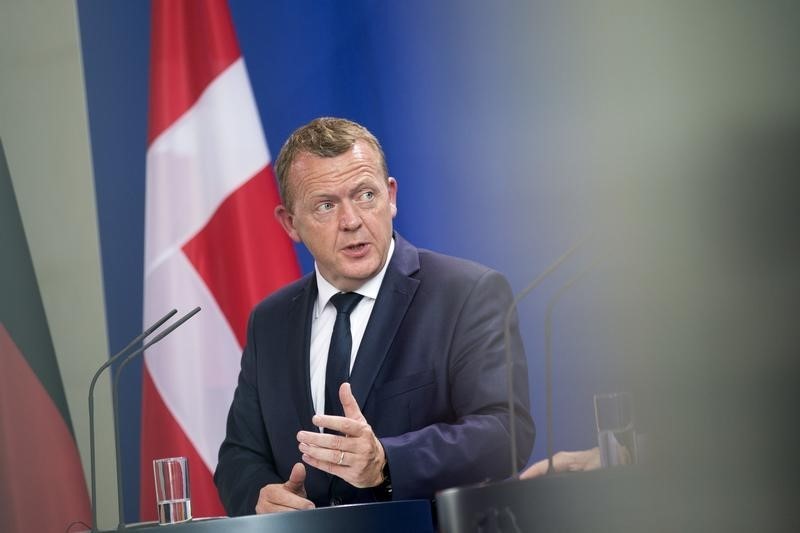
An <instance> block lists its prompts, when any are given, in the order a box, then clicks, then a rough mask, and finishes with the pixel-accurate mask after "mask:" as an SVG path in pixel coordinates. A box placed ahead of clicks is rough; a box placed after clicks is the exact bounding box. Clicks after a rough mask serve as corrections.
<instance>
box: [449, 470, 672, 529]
mask: <svg viewBox="0 0 800 533" xmlns="http://www.w3.org/2000/svg"><path fill="white" fill-rule="evenodd" d="M652 480H653V476H652V475H651V473H649V472H648V471H647V470H644V469H642V468H641V467H637V466H631V467H615V468H609V469H605V470H596V471H592V472H578V473H564V474H554V475H550V476H544V477H540V478H534V479H528V480H507V481H501V482H498V483H491V484H485V485H472V486H467V487H460V488H454V489H447V490H444V491H441V492H439V493H438V494H437V495H436V507H437V515H438V517H439V521H438V523H439V530H440V531H441V532H442V533H471V532H475V533H478V532H480V533H499V532H503V533H523V532H524V533H536V532H539V531H542V532H548V533H549V532H553V531H558V532H559V533H573V532H574V533H583V532H587V533H589V532H592V533H594V532H598V531H609V532H615V533H618V532H620V531H661V529H659V527H658V526H659V525H663V524H668V523H670V522H669V520H670V519H671V518H673V517H672V516H671V511H672V508H670V506H669V505H665V504H666V503H667V500H664V499H662V498H661V497H659V496H656V494H655V493H656V492H657V490H656V489H654V487H653V483H652ZM654 526H655V527H654Z"/></svg>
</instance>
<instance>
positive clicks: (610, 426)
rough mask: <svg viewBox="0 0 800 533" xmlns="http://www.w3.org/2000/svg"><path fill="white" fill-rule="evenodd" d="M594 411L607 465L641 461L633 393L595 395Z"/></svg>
mask: <svg viewBox="0 0 800 533" xmlns="http://www.w3.org/2000/svg"><path fill="white" fill-rule="evenodd" d="M594 414H595V421H596V422H597V440H598V441H599V444H600V462H601V464H602V465H603V468H607V467H609V466H619V465H630V464H636V463H637V462H638V457H637V455H638V454H637V447H636V432H635V430H634V424H633V406H632V402H631V395H630V394H628V393H626V392H612V393H609V394H595V396H594Z"/></svg>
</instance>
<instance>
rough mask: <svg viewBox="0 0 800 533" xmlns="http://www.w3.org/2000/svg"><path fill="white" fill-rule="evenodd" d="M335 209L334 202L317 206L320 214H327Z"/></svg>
mask: <svg viewBox="0 0 800 533" xmlns="http://www.w3.org/2000/svg"><path fill="white" fill-rule="evenodd" d="M331 209H333V202H322V203H321V204H319V205H318V206H317V211H319V212H320V213H325V212H327V211H330V210H331Z"/></svg>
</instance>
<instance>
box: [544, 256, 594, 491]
mask: <svg viewBox="0 0 800 533" xmlns="http://www.w3.org/2000/svg"><path fill="white" fill-rule="evenodd" d="M593 266H594V265H592V266H590V267H589V268H587V269H586V270H584V271H583V272H580V273H578V274H576V275H574V276H573V277H572V278H570V279H569V280H567V282H566V283H564V284H563V285H562V286H561V287H559V288H558V290H557V291H556V293H555V294H554V295H553V297H552V298H550V301H548V302H547V311H546V312H545V315H544V368H545V370H544V382H545V398H546V399H545V420H546V424H547V474H548V475H550V474H552V473H554V472H555V468H554V467H553V370H552V366H553V309H555V306H556V304H557V303H558V301H559V300H561V297H562V296H564V294H566V293H567V291H569V290H570V289H571V288H572V287H574V286H575V284H576V283H578V282H579V281H580V280H581V279H583V277H584V276H586V274H588V273H589V271H590V270H591V269H592V268H593Z"/></svg>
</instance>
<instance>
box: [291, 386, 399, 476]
mask: <svg viewBox="0 0 800 533" xmlns="http://www.w3.org/2000/svg"><path fill="white" fill-rule="evenodd" d="M339 400H340V401H341V402H342V407H343V408H344V416H343V417H342V416H330V415H316V416H314V418H313V419H312V422H313V423H314V425H315V426H318V427H321V428H325V429H328V430H333V431H338V432H339V433H341V435H332V434H329V433H316V432H312V431H300V432H298V433H297V441H298V442H299V443H300V445H299V447H300V452H302V454H303V461H305V462H306V463H307V464H309V465H311V466H313V467H315V468H318V469H320V470H322V471H324V472H328V473H329V474H333V475H334V476H338V477H340V478H342V479H343V480H345V481H347V482H348V483H350V484H351V485H353V486H354V487H358V488H367V487H376V486H378V485H380V484H381V482H382V481H383V467H384V465H385V464H386V454H385V452H384V451H383V446H381V443H380V442H379V441H378V438H377V437H376V436H375V433H373V432H372V428H371V427H370V425H369V424H368V423H367V421H366V419H365V418H364V415H363V414H361V409H359V407H358V403H356V399H355V397H354V396H353V392H352V391H351V390H350V384H349V383H342V386H341V387H340V388H339Z"/></svg>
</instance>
